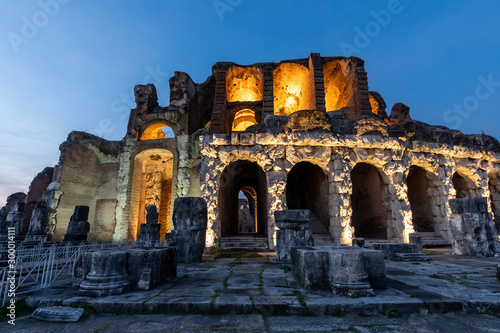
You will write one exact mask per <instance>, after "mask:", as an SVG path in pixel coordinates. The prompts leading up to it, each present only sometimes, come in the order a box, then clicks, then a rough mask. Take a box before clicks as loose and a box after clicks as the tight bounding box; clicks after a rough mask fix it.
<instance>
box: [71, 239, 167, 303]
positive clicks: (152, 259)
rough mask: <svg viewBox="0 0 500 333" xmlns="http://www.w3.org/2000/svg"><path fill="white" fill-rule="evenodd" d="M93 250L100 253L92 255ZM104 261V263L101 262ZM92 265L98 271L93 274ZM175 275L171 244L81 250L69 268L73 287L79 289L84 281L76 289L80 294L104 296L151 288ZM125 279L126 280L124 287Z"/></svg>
mask: <svg viewBox="0 0 500 333" xmlns="http://www.w3.org/2000/svg"><path fill="white" fill-rule="evenodd" d="M97 252H103V253H102V254H98V255H95V253H97ZM107 256H108V257H109V258H107ZM113 258H117V262H116V263H115V262H111V261H110V260H113ZM123 258H125V259H123ZM104 260H105V261H106V262H105V263H104V265H103V261H104ZM93 265H94V266H95V265H97V267H98V268H97V270H100V271H99V272H96V273H95V274H94V273H93V272H94V268H93V267H94V266H93ZM90 273H92V274H90ZM89 274H90V275H89ZM113 274H119V275H120V277H119V279H118V280H113V279H112V277H111V275H113ZM176 276H177V249H176V248H175V247H163V248H147V249H145V248H132V249H130V248H129V249H124V248H121V249H112V250H98V251H95V252H85V253H83V255H82V256H80V257H79V258H78V259H77V261H76V263H75V269H74V271H73V288H75V289H78V288H80V287H81V286H82V282H84V281H86V282H85V284H83V288H81V289H80V293H81V294H82V295H89V296H106V295H108V294H119V293H123V292H125V291H126V290H129V289H130V290H151V289H153V288H156V287H157V286H158V285H161V284H164V283H166V282H167V281H169V280H171V279H173V278H175V277H176ZM125 281H127V283H128V284H127V285H126V286H125ZM82 290H83V291H82Z"/></svg>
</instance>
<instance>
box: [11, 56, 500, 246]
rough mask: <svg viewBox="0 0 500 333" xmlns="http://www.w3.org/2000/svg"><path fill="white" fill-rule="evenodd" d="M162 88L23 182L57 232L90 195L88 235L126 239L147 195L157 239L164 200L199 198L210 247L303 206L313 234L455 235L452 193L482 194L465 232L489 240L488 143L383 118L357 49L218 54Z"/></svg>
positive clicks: (402, 116)
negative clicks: (118, 124)
mask: <svg viewBox="0 0 500 333" xmlns="http://www.w3.org/2000/svg"><path fill="white" fill-rule="evenodd" d="M170 87H171V93H170V105H168V106H160V105H158V101H157V100H158V98H157V94H156V89H155V87H154V85H152V84H148V85H138V86H136V87H135V89H134V93H135V100H136V103H137V107H136V108H135V109H132V110H131V112H130V118H129V122H128V127H127V133H126V135H125V137H124V138H123V139H122V140H121V141H108V140H105V139H102V138H99V137H96V136H94V135H91V134H88V133H84V132H72V133H70V134H69V136H68V139H67V140H66V141H65V142H64V143H62V144H61V146H60V150H61V155H60V161H59V164H58V165H57V166H56V168H55V170H54V172H53V175H52V179H51V180H50V181H47V179H46V178H47V177H42V176H40V175H39V177H38V180H37V179H35V180H34V182H33V184H32V188H33V191H35V190H36V191H35V192H36V193H38V194H36V193H31V192H30V193H31V199H30V200H31V201H32V202H31V206H34V202H35V201H37V200H44V201H45V202H46V206H47V207H48V220H49V226H48V228H47V233H48V234H49V235H50V236H53V239H54V240H62V239H63V238H64V235H65V233H66V229H67V227H68V223H69V221H70V217H71V215H72V213H73V210H74V207H75V206H76V205H86V206H89V223H90V233H89V236H88V239H89V240H95V241H111V240H114V241H125V240H135V239H136V238H137V236H138V230H139V229H138V226H139V225H140V224H142V223H145V216H146V209H145V208H146V206H148V205H151V204H155V205H156V206H157V207H158V212H159V223H160V224H161V235H162V238H163V237H164V234H165V233H166V232H168V231H169V230H171V229H172V227H173V226H172V224H171V215H172V211H173V202H174V200H175V199H176V198H178V197H202V198H203V199H205V201H206V203H207V207H208V228H207V235H206V245H207V246H209V247H210V246H222V245H223V244H224V242H225V241H226V242H227V241H228V239H231V240H232V241H234V239H235V237H241V239H243V238H244V239H246V240H248V239H255V240H260V241H261V242H262V243H263V244H265V246H267V247H268V248H269V249H273V248H274V247H275V245H276V226H275V219H274V212H275V211H277V210H285V209H308V210H310V211H311V219H310V228H311V229H312V232H313V236H314V240H315V243H316V244H325V243H331V244H337V245H339V244H349V245H350V244H351V243H352V240H353V238H364V239H365V240H368V241H369V240H377V241H380V240H384V241H394V242H399V243H401V242H409V237H410V234H412V233H418V234H420V235H421V238H422V241H423V242H424V243H425V242H427V243H428V244H431V245H432V244H435V245H439V244H441V245H442V244H452V243H453V241H456V238H457V233H456V232H454V231H453V230H452V227H451V222H450V220H451V217H452V211H451V208H450V204H449V200H450V199H454V198H464V197H484V198H487V202H488V205H487V211H488V212H489V213H491V214H492V217H493V218H494V219H493V220H492V222H491V223H486V224H485V225H484V226H483V229H484V230H483V229H482V230H479V231H477V230H467V231H464V232H466V233H470V234H472V235H474V233H476V234H477V233H484V234H485V237H486V240H485V241H489V242H494V243H497V242H498V231H500V144H499V143H498V141H497V140H496V139H494V138H492V137H490V136H487V135H465V134H463V133H461V132H459V131H456V130H452V129H448V128H446V127H444V126H432V125H428V124H425V123H422V122H419V121H416V120H413V119H412V118H411V117H410V112H409V111H410V108H409V107H408V106H406V105H404V104H402V103H397V104H396V105H394V106H393V107H392V110H391V112H390V115H389V116H388V115H387V113H386V104H385V102H384V99H383V98H382V96H381V95H380V94H378V93H376V92H374V91H370V90H369V88H368V79H367V73H366V72H365V70H364V62H363V60H361V59H359V58H356V57H348V58H346V57H322V56H320V55H319V54H314V53H313V54H310V55H309V57H308V58H303V59H294V60H285V61H281V62H279V63H275V62H269V63H256V64H252V65H238V64H235V63H231V62H219V63H216V64H215V65H214V66H213V67H212V74H211V75H210V76H209V77H208V78H207V80H206V81H205V82H203V83H199V84H198V83H195V82H193V81H192V80H191V78H190V77H189V76H188V75H187V74H186V73H182V72H176V73H175V75H174V76H173V77H172V78H171V79H170ZM44 174H47V172H45V173H44ZM39 183H40V184H42V185H40V184H39ZM49 183H50V185H49ZM40 186H42V187H43V190H45V192H44V194H43V196H42V194H41V191H40V189H39V187H40ZM37 191H38V192H37ZM28 196H30V194H29V195H28ZM28 205H30V203H28ZM31 209H33V207H31ZM7 213H8V212H7ZM29 214H31V211H30V213H29ZM30 217H31V215H30V216H27V217H25V219H24V221H25V222H24V224H23V227H22V228H21V229H22V232H23V233H26V232H27V231H28V226H29V220H30ZM4 219H5V217H4ZM495 220H496V223H493V221H495ZM493 250H494V249H493Z"/></svg>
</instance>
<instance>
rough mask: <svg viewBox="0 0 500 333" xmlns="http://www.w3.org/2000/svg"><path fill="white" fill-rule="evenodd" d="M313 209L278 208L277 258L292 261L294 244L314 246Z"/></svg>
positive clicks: (276, 218) (275, 215)
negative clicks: (291, 254) (310, 225)
mask: <svg viewBox="0 0 500 333" xmlns="http://www.w3.org/2000/svg"><path fill="white" fill-rule="evenodd" d="M310 218H311V211H310V210H307V209H289V210H277V211H275V212H274V219H275V221H276V228H277V232H276V259H277V260H279V261H290V260H291V257H290V249H291V248H292V247H294V246H313V245H314V239H313V235H312V232H311V229H310V228H309V220H310Z"/></svg>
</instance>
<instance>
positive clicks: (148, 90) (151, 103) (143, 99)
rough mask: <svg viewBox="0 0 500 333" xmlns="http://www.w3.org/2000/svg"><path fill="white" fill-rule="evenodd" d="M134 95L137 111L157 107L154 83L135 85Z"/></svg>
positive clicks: (142, 111) (145, 110) (146, 110)
mask: <svg viewBox="0 0 500 333" xmlns="http://www.w3.org/2000/svg"><path fill="white" fill-rule="evenodd" d="M134 96H135V103H136V104H137V109H136V110H137V112H138V113H144V112H151V111H153V110H154V109H155V108H156V107H158V96H157V94H156V87H155V85H154V84H146V85H137V86H135V88H134Z"/></svg>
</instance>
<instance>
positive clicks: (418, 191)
mask: <svg viewBox="0 0 500 333" xmlns="http://www.w3.org/2000/svg"><path fill="white" fill-rule="evenodd" d="M407 185H408V200H409V201H410V206H411V213H412V215H413V227H414V228H415V231H416V232H434V216H433V214H432V206H431V200H430V197H429V193H428V189H429V181H428V180H427V175H426V171H425V170H424V169H422V168H420V167H417V166H412V167H410V171H409V172H408V177H407Z"/></svg>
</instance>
